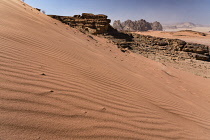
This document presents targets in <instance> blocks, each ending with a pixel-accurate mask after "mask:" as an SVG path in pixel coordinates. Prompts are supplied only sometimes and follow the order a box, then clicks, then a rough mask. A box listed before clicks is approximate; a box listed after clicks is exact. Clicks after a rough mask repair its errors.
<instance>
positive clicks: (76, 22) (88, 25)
mask: <svg viewBox="0 0 210 140" xmlns="http://www.w3.org/2000/svg"><path fill="white" fill-rule="evenodd" d="M49 16H50V17H52V18H55V19H57V20H60V21H61V22H63V23H65V24H68V25H70V26H71V27H74V28H78V29H80V30H81V31H83V32H89V33H91V34H103V33H106V32H107V30H108V28H109V26H110V24H109V23H110V22H111V20H110V19H107V16H106V15H102V14H101V15H94V14H89V13H83V14H82V15H75V16H73V17H70V16H57V15H49Z"/></svg>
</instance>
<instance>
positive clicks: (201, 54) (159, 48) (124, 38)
mask: <svg viewBox="0 0 210 140" xmlns="http://www.w3.org/2000/svg"><path fill="white" fill-rule="evenodd" d="M50 17H52V18H55V19H57V20H60V21H61V22H63V23H66V24H68V25H70V26H71V27H74V28H78V29H80V30H81V31H82V32H88V33H91V34H103V35H104V37H106V38H108V39H109V40H111V41H113V42H114V43H115V44H116V45H118V47H119V48H120V49H121V50H122V51H123V52H126V51H127V50H131V51H133V52H137V53H140V54H142V55H143V56H146V57H147V56H148V55H164V56H167V57H170V58H171V59H173V60H180V59H196V60H203V61H209V59H210V52H209V48H208V46H206V45H201V44H196V43H187V42H185V41H182V40H179V39H166V38H159V37H152V36H146V35H140V34H135V33H125V32H119V31H117V30H116V29H114V28H113V27H112V26H110V24H109V23H110V20H109V19H107V16H106V15H93V14H87V13H83V14H82V15H75V16H73V17H69V16H56V15H50ZM114 25H116V26H118V27H119V28H118V30H121V29H122V30H126V31H136V30H138V31H147V30H150V29H154V30H159V29H161V27H162V26H160V24H159V23H158V22H154V23H152V24H150V23H148V22H146V21H145V20H139V21H135V22H133V21H131V20H127V21H125V22H123V23H120V21H115V22H114Z"/></svg>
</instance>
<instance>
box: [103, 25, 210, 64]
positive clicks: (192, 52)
mask: <svg viewBox="0 0 210 140" xmlns="http://www.w3.org/2000/svg"><path fill="white" fill-rule="evenodd" d="M105 37H106V38H108V39H110V40H112V41H113V42H114V43H115V44H116V45H118V47H119V48H121V50H122V51H123V52H125V51H126V50H131V51H133V52H136V53H140V54H142V55H143V56H146V57H148V55H150V54H151V55H164V56H167V57H170V58H171V59H172V60H185V59H195V60H203V61H209V60H210V53H209V51H210V50H209V46H206V45H202V44H196V43H187V42H185V41H183V40H179V39H167V38H160V37H153V36H148V35H140V34H135V33H123V32H118V31H117V30H115V29H112V30H109V34H107V35H106V36H105Z"/></svg>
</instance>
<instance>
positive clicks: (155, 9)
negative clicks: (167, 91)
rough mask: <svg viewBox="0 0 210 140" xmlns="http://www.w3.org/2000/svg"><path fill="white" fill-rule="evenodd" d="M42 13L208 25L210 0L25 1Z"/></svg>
mask: <svg viewBox="0 0 210 140" xmlns="http://www.w3.org/2000/svg"><path fill="white" fill-rule="evenodd" d="M25 2H26V3H27V4H29V5H31V6H32V7H35V8H41V9H43V10H45V11H46V14H57V15H65V16H73V15H76V14H77V15H78V14H81V13H93V14H105V15H108V17H109V18H110V19H111V20H112V21H113V20H118V19H119V20H122V21H124V20H127V19H131V20H139V19H145V20H147V21H149V22H153V21H159V22H161V23H162V24H168V23H169V24H171V23H177V22H186V21H189V22H193V23H198V24H205V25H210V0H25Z"/></svg>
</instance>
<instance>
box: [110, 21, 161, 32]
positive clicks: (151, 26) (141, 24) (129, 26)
mask: <svg viewBox="0 0 210 140" xmlns="http://www.w3.org/2000/svg"><path fill="white" fill-rule="evenodd" d="M113 27H114V28H115V29H117V30H118V31H128V32H136V31H148V30H154V31H162V30H163V28H162V25H161V24H160V23H159V22H157V21H156V22H153V23H149V22H147V21H146V20H143V19H141V20H138V21H131V20H126V21H124V22H122V23H121V22H120V20H116V21H114V23H113Z"/></svg>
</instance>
